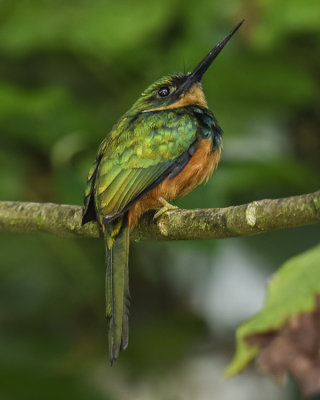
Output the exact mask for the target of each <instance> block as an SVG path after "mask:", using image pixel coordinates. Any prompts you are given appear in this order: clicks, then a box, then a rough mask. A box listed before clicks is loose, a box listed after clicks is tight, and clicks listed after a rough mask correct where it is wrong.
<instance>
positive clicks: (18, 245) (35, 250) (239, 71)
mask: <svg viewBox="0 0 320 400" xmlns="http://www.w3.org/2000/svg"><path fill="white" fill-rule="evenodd" d="M243 18H245V19H246V22H245V24H244V25H243V26H242V27H241V29H240V31H239V32H238V33H237V35H236V36H235V37H234V38H233V39H232V41H231V42H230V43H229V44H228V46H227V47H226V49H225V50H224V51H223V52H222V53H221V55H219V57H218V59H217V60H216V61H215V63H214V65H213V66H212V68H211V69H210V70H209V72H208V73H207V74H206V76H205V78H204V88H205V91H206V94H207V97H208V103H209V106H210V108H211V109H212V110H213V112H214V113H215V115H216V117H217V119H218V121H219V123H220V125H221V126H222V128H223V130H224V149H225V150H224V152H223V158H222V162H221V164H220V166H219V168H218V170H217V171H216V172H215V174H214V176H213V178H212V179H211V180H210V182H209V183H208V184H207V185H206V186H202V187H199V188H198V189H196V190H195V191H194V192H193V193H192V194H190V195H189V196H188V197H187V198H185V199H183V200H181V201H180V202H179V205H180V206H182V207H190V208H191V207H226V206H229V205H236V204H241V203H243V202H248V201H252V200H258V199H262V198H265V197H276V198H277V197H281V196H290V195H294V194H301V193H308V192H312V191H314V190H317V189H318V188H319V178H320V177H319V170H320V157H319V154H320V135H319V126H320V115H319V109H320V95H319V93H320V90H319V89H320V79H319V76H320V75H319V71H320V23H319V21H320V3H319V1H318V0H309V1H303V0H284V1H277V0H270V1H262V0H260V1H248V0H232V1H228V2H221V1H220V2H219V1H211V0H210V1H209V0H205V1H197V2H191V1H188V2H186V1H182V0H181V1H180V0H174V1H173V0H170V1H169V0H164V1H161V2H152V1H150V0H139V1H129V0H126V1H125V0H121V1H117V2H116V1H106V0H105V1H102V0H90V1H89V0H77V1H76V0H68V1H61V0H56V1H48V0H47V1H45V0H42V1H41V0H29V1H27V0H20V1H13V0H2V1H1V2H0V167H1V168H0V199H1V200H23V201H40V202H43V201H53V202H58V203H66V204H81V203H82V198H83V191H84V187H85V181H86V175H87V171H88V169H89V167H90V164H91V163H92V161H93V159H94V157H95V152H96V150H97V148H98V145H99V143H100V141H101V140H102V138H103V137H104V136H105V134H106V133H107V132H108V130H109V129H110V127H111V126H112V124H113V123H114V122H115V121H116V120H117V119H118V118H119V117H120V116H121V114H122V113H124V112H125V111H126V110H127V109H128V108H129V107H130V105H131V104H132V103H133V101H135V100H136V98H137V96H139V93H141V91H142V90H143V89H144V88H145V87H146V86H148V85H149V84H150V83H151V82H152V81H154V80H156V79H158V78H159V77H160V76H162V75H165V74H167V73H171V72H176V71H189V70H191V69H192V68H193V67H194V66H195V65H196V64H197V63H198V61H199V60H200V59H201V58H202V57H203V56H204V55H205V54H206V53H207V52H208V50H209V49H210V48H211V47H213V45H215V44H216V42H217V41H218V40H220V39H221V38H222V37H223V36H224V35H225V34H226V33H228V32H229V31H230V30H231V28H232V27H233V26H234V25H235V24H236V23H238V22H239V21H240V20H241V19H243ZM319 233H320V231H319V227H317V226H313V227H306V228H299V229H292V230H286V231H279V232H275V233H268V234H264V235H261V236H256V237H250V238H243V239H232V240H231V239H227V240H222V241H216V242H212V241H206V242H192V243H191V242H190V243H165V244H164V243H139V244H134V245H132V247H131V258H130V274H131V277H130V280H131V293H132V303H133V304H132V313H131V320H130V329H131V337H130V344H129V348H128V350H127V351H126V352H123V353H122V354H121V356H120V359H119V360H118V361H117V362H116V364H115V366H114V367H113V368H112V369H110V367H109V366H108V365H107V343H106V338H107V336H106V323H105V320H104V248H103V243H102V242H101V241H98V240H80V239H79V240H71V239H62V238H58V237H53V236H47V235H36V234H34V235H26V234H5V233H1V235H0V397H1V399H3V400H16V399H24V400H28V399H32V400H36V399H56V398H59V399H72V398H75V399H77V400H81V399H97V400H98V399H99V400H100V399H120V400H121V399H136V398H137V399H144V398H148V399H180V398H181V399H188V398H189V397H188V396H187V394H186V393H185V391H186V388H188V387H189V386H190V385H191V386H192V382H191V383H190V380H189V379H188V374H187V373H186V368H188V367H186V366H188V365H189V364H190V363H191V364H190V365H192V367H190V368H191V370H192V368H195V367H194V365H195V364H194V363H193V361H192V360H196V361H197V360H198V361H199V360H200V361H199V362H202V361H201V360H202V359H203V360H206V362H207V363H208V362H209V364H210V362H211V360H212V362H213V363H214V362H215V360H217V359H222V360H223V361H221V363H220V364H219V363H218V365H216V364H214V365H213V366H212V371H213V372H212V374H217V376H218V378H215V379H218V381H219V384H217V385H218V386H219V385H223V387H224V390H225V391H222V390H220V391H218V390H216V389H215V386H214V385H213V384H212V382H211V383H210V382H209V383H208V382H207V383H201V377H202V376H203V373H201V372H199V371H202V370H201V368H195V369H194V372H193V373H192V376H194V375H196V374H198V375H199V379H200V380H198V381H197V382H198V386H197V384H194V390H195V392H192V391H191V392H190V391H187V393H189V394H190V398H197V399H200V400H202V399H207V398H208V397H206V394H205V393H206V392H205V390H206V388H208V389H207V390H208V392H209V393H207V395H208V396H209V395H210V394H211V395H212V398H215V399H217V400H219V399H224V400H227V399H229V398H230V399H235V398H238V397H237V395H236V394H235V393H237V389H236V390H235V392H234V393H233V395H232V394H230V393H229V392H228V388H231V387H237V386H233V385H236V384H235V383H234V382H238V384H239V385H240V386H241V387H242V390H243V388H244V387H246V385H248V387H249V386H250V385H254V384H255V383H257V384H258V381H259V382H260V383H259V384H261V385H265V384H266V380H265V378H263V379H262V380H261V378H258V377H257V376H256V375H255V374H254V373H253V372H251V373H250V374H249V375H245V376H246V378H241V377H240V378H235V380H234V381H230V382H229V383H228V382H227V383H224V384H222V383H221V382H222V377H221V374H222V370H223V368H224V367H225V366H226V364H227V363H228V361H230V359H231V356H232V350H233V341H232V335H233V332H234V330H233V329H234V327H233V328H232V329H230V327H225V328H224V327H219V326H218V327H217V329H214V328H212V324H213V325H214V323H212V321H211V322H210V321H209V317H208V318H207V317H206V311H205V310H204V311H203V312H201V307H200V311H199V307H196V306H194V302H193V300H192V299H193V297H194V293H196V292H197V291H198V292H199V290H201V287H200V289H199V285H198V286H197V282H199V281H201V280H202V281H205V280H206V277H207V276H209V274H210V271H211V270H212V269H214V268H216V269H219V268H224V265H217V264H218V262H215V260H216V261H218V257H217V254H220V253H219V252H221V251H222V250H221V249H223V251H224V252H225V253H227V254H228V252H229V250H228V249H229V247H228V246H231V247H230V254H233V256H232V257H231V261H230V263H231V264H232V265H233V266H234V267H235V268H236V267H237V262H238V260H237V251H238V250H237V251H236V252H234V246H236V248H237V249H242V250H241V252H242V253H243V254H245V256H244V259H245V260H246V257H247V259H248V260H251V258H250V257H253V258H254V260H255V262H254V263H253V264H254V266H255V268H256V269H257V270H259V269H260V270H262V269H264V273H265V274H266V275H269V274H271V272H272V271H273V270H275V269H276V268H278V267H279V266H280V264H281V263H282V262H283V261H285V260H286V259H287V258H289V257H291V256H293V255H295V254H298V253H299V252H301V251H303V250H306V249H308V248H309V247H311V246H313V245H315V244H316V243H317V242H318V240H319ZM232 249H233V250H232ZM231 250H232V251H231ZM220 258H221V257H220ZM248 262H249V261H248ZM250 262H251V264H252V260H251V261H250ZM222 264H223V263H222ZM184 266H185V270H184ZM226 267H227V266H226ZM265 269H267V270H266V271H265ZM201 274H202V275H201ZM199 275H201V276H202V278H201V279H200V278H199ZM229 279H230V280H232V279H233V275H232V274H230V277H229ZM239 284H240V283H239ZM235 285H237V282H235ZM207 290H208V288H207ZM247 290H248V291H250V285H249V287H248V289H247ZM228 296H229V295H227V296H226V298H223V297H222V298H221V299H220V303H221V307H220V311H219V312H220V313H221V314H222V315H223V314H224V303H225V302H227V301H228V300H229V299H228V298H227V297H228ZM235 324H236V323H235ZM220 328H221V329H220ZM219 331H222V332H224V333H223V334H222V335H221V334H220V335H219V334H218V333H217V332H219ZM190 360H191V361H190ZM208 360H209V361H208ZM198 361H197V362H198ZM197 365H198V364H197ZM205 365H207V364H205ZM210 365H211V364H210ZM205 370H206V371H207V373H208V369H207V368H205ZM209 376H210V373H209ZM241 379H245V380H241ZM209 381H210V379H209ZM199 382H200V383H199ZM188 385H189V386H188ZM228 385H229V386H228ZM191 386H190V387H191ZM199 387H201V388H202V389H203V390H202V392H201V393H199V392H197V390H199ZM261 387H264V386H259V388H260V389H257V390H261ZM267 388H268V389H266V393H267V392H268V390H276V392H277V393H278V396H280V397H279V398H284V397H285V396H286V395H288V394H286V393H288V392H287V391H285V389H279V390H278V389H274V388H273V386H272V384H270V385H269V386H267ZM190 390H191V389H190ZM291 390H293V389H291ZM263 392H265V391H264V390H262V392H261V393H263ZM228 393H229V394H228ZM250 393H251V394H250ZM272 393H273V392H272ZM290 393H291V392H290ZM143 396H145V397H143ZM250 396H251V397H250ZM272 396H273V395H272V394H271V392H270V395H269V397H266V398H273V397H272ZM289 396H291V397H290V398H293V397H292V396H294V395H293V394H292V393H291V394H290V395H289ZM297 396H298V397H299V395H297ZM209 398H210V397H209ZM239 398H240V397H239ZM241 398H243V397H241ZM245 398H247V399H249V400H251V398H252V399H254V398H255V397H254V395H252V392H250V391H249V389H248V392H247V394H246V397H245ZM261 399H262V397H261Z"/></svg>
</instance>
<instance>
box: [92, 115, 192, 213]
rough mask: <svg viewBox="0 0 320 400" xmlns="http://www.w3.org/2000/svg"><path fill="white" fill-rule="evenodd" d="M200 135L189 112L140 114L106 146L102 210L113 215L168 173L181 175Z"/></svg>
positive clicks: (100, 178) (99, 179) (100, 181)
mask: <svg viewBox="0 0 320 400" xmlns="http://www.w3.org/2000/svg"><path fill="white" fill-rule="evenodd" d="M111 135H112V132H111ZM196 137H197V124H196V121H195V120H194V118H192V116H191V115H189V114H188V113H186V112H181V113H180V114H179V113H178V114H177V112H175V111H173V110H163V111H157V112H149V113H141V114H139V115H138V117H136V119H135V122H134V124H131V125H129V126H128V127H127V129H126V131H125V132H123V133H122V135H117V138H116V140H113V141H110V143H109V145H106V146H105V147H104V154H103V156H102V158H101V161H100V164H99V166H98V168H97V170H96V171H97V172H96V177H95V184H94V186H95V188H94V192H95V202H96V207H97V210H98V214H99V215H101V216H103V217H104V218H106V219H113V218H115V217H117V216H118V215H120V214H122V213H123V212H124V211H126V210H127V209H128V208H129V207H131V205H133V204H134V202H135V201H137V200H138V199H139V198H140V197H141V196H142V195H143V194H144V193H146V192H147V191H149V190H151V189H152V188H153V187H155V186H156V185H157V184H159V183H160V182H161V181H162V180H164V179H165V178H166V177H168V176H169V178H170V177H173V176H175V175H177V173H179V172H180V171H181V170H182V169H183V168H184V167H185V165H186V164H187V162H188V161H189V159H190V157H191V155H192V151H194V148H195V145H194V143H195V141H196ZM190 149H191V150H190ZM170 174H171V175H170Z"/></svg>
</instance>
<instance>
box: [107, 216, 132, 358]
mask: <svg viewBox="0 0 320 400" xmlns="http://www.w3.org/2000/svg"><path fill="white" fill-rule="evenodd" d="M105 243H106V252H107V254H106V316H107V320H108V325H109V326H108V328H109V356H110V362H111V365H112V363H113V362H114V361H115V360H116V359H117V358H118V355H119V351H120V350H124V349H126V347H127V346H128V340H129V325H128V317H129V306H130V293H129V268H128V257H129V227H128V216H127V214H125V215H124V216H121V217H120V218H119V219H117V220H116V221H113V222H111V223H110V224H108V225H107V226H106V230H105Z"/></svg>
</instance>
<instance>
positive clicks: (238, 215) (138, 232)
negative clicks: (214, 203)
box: [0, 191, 320, 240]
mask: <svg viewBox="0 0 320 400" xmlns="http://www.w3.org/2000/svg"><path fill="white" fill-rule="evenodd" d="M153 215H154V213H153V212H149V213H147V214H146V215H144V216H143V217H142V218H141V220H140V222H139V225H138V226H137V228H136V229H135V230H134V232H133V234H132V239H133V240H195V239H222V238H227V237H236V236H245V235H253V234H257V233H261V232H267V231H272V230H276V229H284V228H291V227H297V226H302V225H310V224H314V223H317V222H320V191H317V192H314V193H309V194H305V195H300V196H293V197H287V198H280V199H274V200H270V199H266V200H259V201H253V202H252V203H248V204H243V205H240V206H233V207H226V208H208V209H193V210H183V209H177V210H173V211H170V212H168V213H166V214H164V215H163V216H161V218H159V219H158V220H157V221H156V222H155V221H154V220H153ZM81 216H82V208H81V207H80V206H71V205H61V204H54V203H27V202H12V201H1V202H0V231H3V232H5V231H6V232H46V233H52V234H55V235H59V236H74V237H99V236H100V235H99V229H98V227H97V224H95V223H89V224H86V225H84V226H81Z"/></svg>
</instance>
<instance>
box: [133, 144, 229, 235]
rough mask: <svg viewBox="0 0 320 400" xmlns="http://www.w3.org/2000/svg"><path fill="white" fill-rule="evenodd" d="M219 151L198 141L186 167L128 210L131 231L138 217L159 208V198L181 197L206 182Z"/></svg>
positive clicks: (217, 158) (217, 160) (215, 163)
mask: <svg viewBox="0 0 320 400" xmlns="http://www.w3.org/2000/svg"><path fill="white" fill-rule="evenodd" d="M220 154H221V149H217V150H215V151H212V140H211V139H201V140H199V144H198V148H197V150H196V151H195V153H194V154H193V156H192V157H191V160H190V161H189V162H188V164H187V165H186V167H185V168H184V169H183V170H182V171H181V172H180V173H179V174H178V175H177V176H176V177H174V178H173V179H168V178H167V179H165V180H164V181H162V182H161V183H160V184H159V185H158V186H156V187H155V188H154V189H152V190H150V192H148V193H146V194H145V195H144V196H143V197H141V199H140V200H139V201H137V202H136V203H135V204H134V205H133V206H132V207H131V208H130V210H129V226H130V228H131V229H133V228H134V227H135V226H136V224H137V222H138V220H139V218H140V216H141V215H142V214H143V213H145V212H146V211H148V210H151V209H156V208H159V206H160V205H161V203H160V202H159V197H162V198H164V199H165V200H168V201H171V200H175V199H178V198H179V197H183V196H185V195H186V194H188V193H189V192H191V190H193V189H194V188H196V187H197V186H198V185H200V183H202V182H203V181H204V180H206V181H207V180H208V179H209V177H210V176H211V174H212V172H213V171H214V169H215V168H216V166H217V165H218V163H219V161H220Z"/></svg>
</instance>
